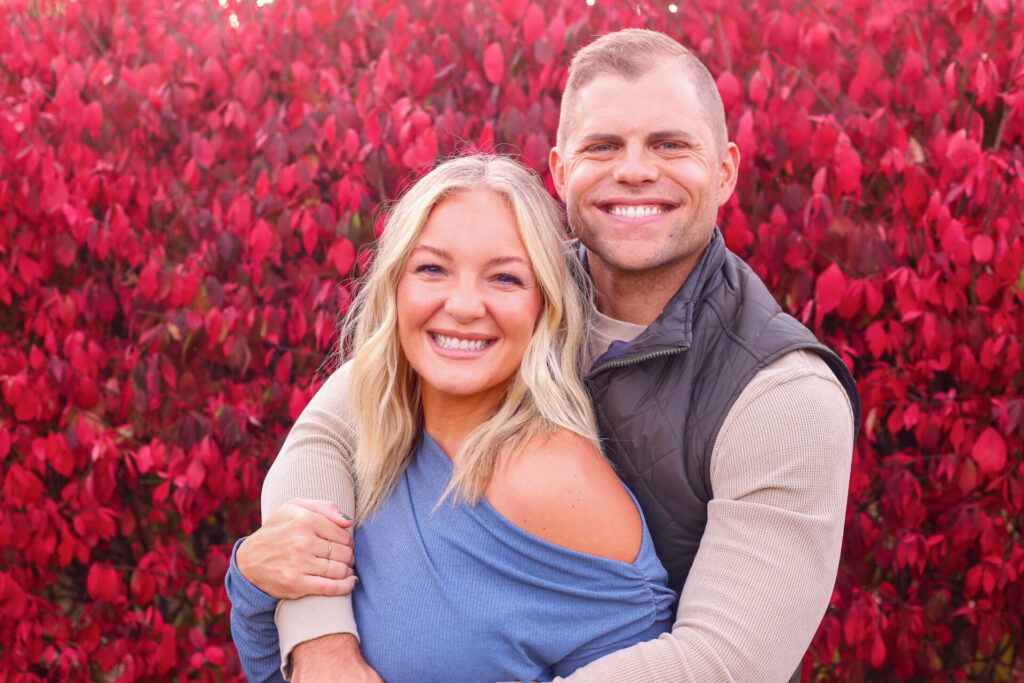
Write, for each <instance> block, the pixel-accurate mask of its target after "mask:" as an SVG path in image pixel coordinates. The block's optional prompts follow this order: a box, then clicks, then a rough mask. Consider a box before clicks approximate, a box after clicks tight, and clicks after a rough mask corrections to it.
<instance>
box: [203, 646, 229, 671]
mask: <svg viewBox="0 0 1024 683" xmlns="http://www.w3.org/2000/svg"><path fill="white" fill-rule="evenodd" d="M203 654H204V655H205V656H206V660H207V661H208V662H210V664H213V665H214V666H224V663H225V662H226V661H227V659H228V658H227V655H225V654H224V650H223V648H220V647H218V646H216V645H207V646H206V649H204V650H203Z"/></svg>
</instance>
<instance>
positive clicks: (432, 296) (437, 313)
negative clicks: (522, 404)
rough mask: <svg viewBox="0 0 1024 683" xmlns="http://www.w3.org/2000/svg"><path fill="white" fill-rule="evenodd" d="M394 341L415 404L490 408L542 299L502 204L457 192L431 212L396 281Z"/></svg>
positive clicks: (477, 193) (515, 364)
mask: <svg viewBox="0 0 1024 683" xmlns="http://www.w3.org/2000/svg"><path fill="white" fill-rule="evenodd" d="M397 299H398V300H397V304H398V338H399V341H400V343H401V345H402V350H403V351H404V352H405V356H406V358H407V359H408V360H409V365H410V366H412V368H413V370H415V371H416V373H417V374H418V375H419V376H420V379H421V386H422V391H423V400H424V402H427V401H430V400H448V401H451V400H452V399H459V400H465V399H473V400H476V401H483V402H488V403H490V404H493V403H496V402H497V401H498V400H499V399H500V398H501V396H502V394H503V393H504V391H505V387H506V385H507V383H508V381H509V379H510V378H511V377H512V375H513V373H515V371H516V370H517V369H518V368H519V364H520V363H521V362H522V359H523V354H524V353H525V351H526V347H527V344H528V343H529V341H530V337H531V336H532V335H533V329H534V325H535V324H536V322H537V316H538V315H539V314H540V310H541V305H542V296H541V291H540V286H539V284H538V282H537V278H536V277H535V276H534V273H533V267H532V265H531V264H530V260H529V258H528V257H527V254H526V248H525V247H524V246H523V242H522V240H521V239H520V237H519V231H518V230H517V229H516V223H515V219H514V217H513V216H512V212H511V211H510V210H509V207H508V205H507V204H506V203H505V200H504V199H502V198H501V197H500V196H498V195H497V194H495V193H493V192H490V191H486V190H463V191H460V192H457V193H456V194H454V195H452V196H451V197H448V198H447V199H445V200H444V201H442V202H441V203H440V204H438V205H437V206H435V207H434V209H433V211H431V213H430V218H429V219H428V220H427V223H426V225H425V226H424V229H423V232H422V234H421V235H420V237H419V239H418V240H417V242H416V245H415V247H414V248H413V251H412V254H411V255H410V257H409V260H408V262H407V263H406V264H405V270H404V271H403V272H402V275H401V277H400V278H399V280H398V297H397Z"/></svg>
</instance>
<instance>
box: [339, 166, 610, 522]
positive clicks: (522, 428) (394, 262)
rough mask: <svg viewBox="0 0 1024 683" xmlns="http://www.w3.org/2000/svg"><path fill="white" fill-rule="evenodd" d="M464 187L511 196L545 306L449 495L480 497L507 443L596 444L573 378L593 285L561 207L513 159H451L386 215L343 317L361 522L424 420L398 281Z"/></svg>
mask: <svg viewBox="0 0 1024 683" xmlns="http://www.w3.org/2000/svg"><path fill="white" fill-rule="evenodd" d="M468 190H488V191H490V192H494V193H495V194H497V195H499V196H501V197H502V198H504V199H505V201H506V202H508V206H509V208H510V209H511V211H512V215H513V217H514V218H515V222H516V225H517V227H518V229H519V236H520V238H521V239H522V241H523V245H524V246H525V247H526V253H527V256H528V257H529V259H530V263H531V264H532V266H533V270H534V273H535V274H536V277H537V281H538V283H539V284H540V288H541V292H542V294H543V304H542V308H541V313H540V315H539V316H538V319H537V325H536V327H535V329H534V331H533V337H532V338H531V339H530V342H529V344H528V345H527V348H526V352H525V354H524V355H523V360H522V363H521V365H520V367H519V369H518V370H517V371H516V373H515V375H514V377H513V378H512V381H511V382H510V383H509V386H508V389H507V392H506V394H505V396H504V398H503V399H502V400H501V402H500V403H499V404H498V405H497V406H496V407H495V409H494V412H493V413H492V415H491V417H490V418H489V419H487V420H485V421H484V422H483V423H482V424H480V425H479V426H477V427H476V428H475V429H474V430H473V431H472V432H470V434H469V436H468V437H467V438H466V439H465V441H464V442H463V444H462V446H461V448H460V449H459V452H458V454H455V455H456V457H454V462H455V473H454V476H453V477H452V481H451V483H450V484H449V486H448V489H447V490H446V491H445V496H447V495H449V494H453V495H454V499H455V500H456V501H466V502H470V503H472V502H475V501H476V500H477V499H478V498H479V496H480V495H481V494H482V493H483V491H484V489H485V488H486V486H487V483H488V481H489V480H490V477H491V473H492V472H493V471H494V468H495V465H496V463H497V460H498V456H499V453H501V452H502V450H503V449H506V448H507V449H509V452H514V451H515V450H516V449H518V448H520V447H522V446H523V445H524V444H525V443H527V442H528V441H529V440H530V439H533V438H535V437H538V436H543V435H549V434H551V433H553V432H554V431H555V430H556V429H559V428H561V429H566V430H569V431H572V432H575V433H577V434H579V435H581V436H583V437H584V438H586V439H588V440H589V441H591V442H592V443H593V444H594V445H595V447H597V446H598V441H597V429H596V427H595V423H594V416H593V411H592V409H591V405H590V399H589V398H588V396H587V393H586V391H585V390H584V388H583V385H582V383H581V382H580V379H579V377H580V363H581V361H582V346H583V340H584V334H585V328H586V325H587V324H588V322H589V315H588V310H589V309H587V310H585V309H584V304H586V305H587V306H590V305H591V304H590V297H589V295H588V294H589V292H585V291H584V290H583V288H584V287H586V286H588V284H587V283H588V280H587V278H586V277H585V276H581V275H580V273H579V265H578V262H577V260H576V258H575V257H574V256H573V255H571V254H569V253H568V250H567V249H566V247H565V244H564V242H563V237H562V236H563V232H562V228H561V225H562V223H561V216H560V212H559V209H558V205H557V203H556V202H555V201H554V199H553V198H552V197H551V195H550V194H548V192H547V191H546V190H545V189H544V187H543V186H542V185H541V183H540V180H539V178H537V176H536V175H535V174H534V173H533V172H531V171H529V170H527V169H526V168H524V167H523V166H522V165H520V164H519V163H517V162H516V161H513V160H512V159H509V158H506V157H501V156H494V155H482V154H481V155H474V156H466V157H460V158H457V159H452V160H449V161H446V162H444V163H442V164H440V165H439V166H437V167H436V168H435V169H434V170H432V171H431V172H430V173H428V174H427V175H426V176H424V177H423V178H422V179H420V180H419V182H417V183H416V184H415V185H413V187H412V188H411V189H409V191H408V192H407V193H406V194H405V195H404V196H403V197H402V198H401V199H400V200H399V201H398V202H396V203H395V204H394V206H393V207H392V208H391V210H390V211H389V213H388V216H387V221H386V223H385V227H384V232H383V234H382V235H381V237H380V239H379V240H378V242H377V245H376V254H375V256H374V259H373V263H372V265H371V266H370V269H369V272H368V274H367V276H366V280H365V283H364V285H363V287H362V288H361V290H360V292H359V294H358V295H357V296H356V298H355V301H354V302H353V305H352V308H351V310H350V312H349V316H348V318H347V319H346V321H345V326H344V334H343V337H342V339H343V343H346V342H347V343H348V344H349V345H350V346H349V348H350V349H351V350H352V352H353V356H352V369H351V375H350V384H349V386H350V387H351V391H352V397H353V399H354V405H355V410H356V425H357V435H358V447H357V449H356V455H355V462H354V470H355V475H356V486H357V492H358V496H357V499H358V504H357V508H358V518H359V519H360V520H363V519H366V518H367V517H369V516H371V515H373V514H374V513H375V512H376V511H377V510H378V509H379V508H380V505H381V504H382V503H383V502H384V501H385V500H387V498H388V496H389V494H390V493H391V490H392V489H393V488H394V486H395V484H396V483H397V481H398V479H399V477H401V475H402V472H404V471H405V468H406V467H407V466H408V464H409V462H410V461H411V460H412V457H413V455H414V450H415V446H416V444H417V442H418V440H419V438H420V434H421V431H422V428H423V415H422V406H421V397H420V384H419V377H418V376H417V375H416V373H415V372H413V370H412V369H411V368H410V366H409V364H408V362H407V360H406V358H405V354H404V353H403V351H402V347H401V345H400V344H399V340H398V315H397V309H396V292H397V290H398V280H399V278H400V277H401V275H402V273H403V271H404V269H405V265H406V262H407V261H408V259H409V255H410V254H411V253H412V250H413V248H414V246H415V244H416V241H417V240H418V239H419V236H420V234H421V233H422V231H423V228H424V226H425V225H426V222H427V219H428V218H429V217H430V213H431V211H432V210H433V208H434V207H436V206H437V205H438V204H440V203H441V202H443V201H444V200H445V199H447V198H448V197H451V196H452V195H454V194H455V193H457V192H463V191H468ZM487 218H488V217H487V216H481V217H480V219H481V221H486V220H487ZM471 238H472V236H469V235H467V239H471Z"/></svg>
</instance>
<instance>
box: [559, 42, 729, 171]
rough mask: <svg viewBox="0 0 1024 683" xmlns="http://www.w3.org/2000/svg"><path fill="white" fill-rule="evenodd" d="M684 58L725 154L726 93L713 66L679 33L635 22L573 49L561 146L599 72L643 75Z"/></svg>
mask: <svg viewBox="0 0 1024 683" xmlns="http://www.w3.org/2000/svg"><path fill="white" fill-rule="evenodd" d="M673 59H675V60H678V61H679V65H680V67H681V68H682V69H683V70H684V73H686V75H687V76H688V77H689V79H690V82H691V83H693V87H694V89H695V90H696V91H697V97H698V99H699V100H700V103H701V108H702V109H703V110H704V115H705V117H706V118H707V122H708V125H709V126H710V127H711V131H712V134H713V135H714V143H715V148H716V151H717V152H718V153H719V154H721V153H722V151H724V150H725V146H726V144H727V143H728V140H729V134H728V131H727V130H726V127H725V108H724V107H723V106H722V96H721V95H719V93H718V86H717V85H716V84H715V79H714V77H712V75H711V72H710V71H708V69H707V67H706V66H704V63H703V62H701V61H700V60H699V59H697V57H695V56H694V54H693V53H692V52H690V51H689V50H687V49H686V48H685V47H683V46H682V45H680V44H679V42H678V41H676V40H675V39H673V38H670V37H669V36H667V35H665V34H664V33H659V32H657V31H649V30H647V29H642V28H629V29H625V30H622V31H616V32H615V33H609V34H607V35H604V36H601V37H600V38H598V39H597V40H595V41H594V42H593V43H591V44H590V45H587V46H586V47H584V48H581V49H580V50H579V51H577V52H576V54H575V55H573V58H572V62H571V63H570V65H569V80H568V82H567V83H566V85H565V92H563V93H562V109H561V114H560V116H559V119H558V138H557V144H558V148H559V149H562V150H564V148H565V142H566V138H567V137H568V136H569V133H570V131H572V130H573V129H574V126H575V125H576V119H577V112H576V106H577V100H578V99H579V91H580V89H581V88H583V87H584V86H586V85H587V84H588V83H590V82H591V81H592V80H594V79H595V78H597V77H598V76H601V75H605V74H613V75H617V76H621V77H622V78H625V79H627V80H635V79H638V78H641V77H642V76H644V75H645V74H647V73H648V72H649V71H651V70H652V69H654V68H656V67H658V66H660V65H661V64H663V63H664V62H666V61H669V60H673Z"/></svg>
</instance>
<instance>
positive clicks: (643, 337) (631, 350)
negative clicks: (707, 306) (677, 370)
mask: <svg viewBox="0 0 1024 683" xmlns="http://www.w3.org/2000/svg"><path fill="white" fill-rule="evenodd" d="M726 251H727V250H726V247H725V239H724V238H723V237H722V233H721V231H720V230H719V229H718V227H717V226H715V229H714V232H712V234H711V241H710V242H709V243H708V246H707V247H706V248H705V249H704V253H703V254H701V257H700V260H699V261H698V262H697V265H696V266H695V267H694V269H693V272H691V273H690V275H689V277H687V278H686V282H684V283H683V286H682V287H680V288H679V290H678V291H677V292H676V293H675V294H674V295H673V296H672V298H671V299H669V302H668V304H667V305H666V306H665V308H664V309H663V310H662V312H661V315H659V316H658V317H657V318H656V319H655V320H654V322H652V323H651V324H650V325H648V326H647V329H646V330H644V331H643V332H642V333H640V335H638V336H637V337H636V339H634V340H633V341H631V342H618V341H617V342H612V345H611V346H610V347H609V348H608V351H606V352H605V353H604V355H602V356H601V357H600V358H598V359H597V361H596V362H595V363H594V366H593V368H594V369H596V368H597V367H598V366H600V365H602V364H604V363H606V362H609V361H613V360H619V359H626V358H628V357H631V356H640V355H645V354H648V353H652V352H657V351H664V350H673V349H678V350H683V349H686V348H689V346H690V342H691V341H692V339H693V321H694V318H696V316H697V312H698V309H699V308H700V305H701V303H702V302H703V301H704V299H705V297H706V296H707V294H708V292H710V291H711V290H713V289H714V288H715V287H717V286H718V285H719V283H720V282H721V280H722V278H723V277H724V276H723V275H722V265H723V264H724V263H725V255H726ZM579 254H580V257H581V260H582V261H583V263H584V266H585V267H586V268H587V272H588V273H589V272H590V265H589V264H588V263H587V257H586V249H585V248H584V247H583V245H582V244H580V245H579Z"/></svg>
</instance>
